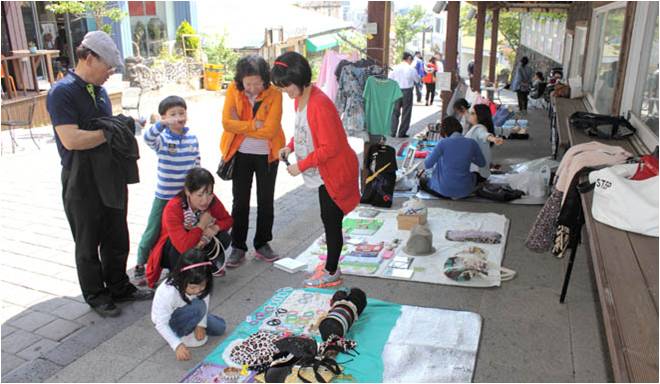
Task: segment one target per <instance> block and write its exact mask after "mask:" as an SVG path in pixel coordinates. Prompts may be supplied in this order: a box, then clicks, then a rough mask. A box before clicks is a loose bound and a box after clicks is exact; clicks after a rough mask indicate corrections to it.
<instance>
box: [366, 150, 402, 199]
mask: <svg viewBox="0 0 660 384" xmlns="http://www.w3.org/2000/svg"><path fill="white" fill-rule="evenodd" d="M365 167H366V168H367V172H368V173H367V179H366V180H365V183H364V190H363V191H362V198H361V199H360V203H362V204H371V205H373V206H375V207H383V208H390V207H391V206H392V200H393V199H394V186H395V184H396V170H397V165H396V151H395V150H394V148H392V147H390V146H389V145H372V146H371V147H369V152H368V156H367V162H366V164H365Z"/></svg>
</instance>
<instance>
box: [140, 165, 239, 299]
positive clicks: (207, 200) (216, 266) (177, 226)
mask: <svg viewBox="0 0 660 384" xmlns="http://www.w3.org/2000/svg"><path fill="white" fill-rule="evenodd" d="M213 185H214V179H213V175H211V172H209V171H207V170H206V169H204V168H193V169H191V170H190V172H188V174H187V175H186V179H185V182H184V189H183V191H181V192H180V193H179V194H178V195H177V196H176V197H174V198H173V199H172V200H170V201H169V202H168V203H167V205H166V206H165V209H164V210H163V219H162V226H161V231H160V238H159V239H158V242H156V245H155V246H154V247H153V248H152V249H151V252H150V253H149V261H148V262H147V273H146V275H147V284H148V285H149V287H150V288H153V287H154V286H155V285H156V283H157V282H158V279H160V273H161V271H162V269H163V268H167V269H169V270H170V272H171V271H172V269H173V268H175V267H176V266H177V265H178V263H179V259H180V258H181V255H182V254H183V253H184V252H186V251H188V250H190V249H192V248H198V249H201V250H202V251H203V252H204V254H205V255H207V256H208V257H209V261H212V262H213V267H212V269H213V275H214V276H223V275H224V273H225V270H224V258H225V255H224V249H226V248H227V247H228V246H229V243H230V242H231V236H230V235H229V233H228V231H229V229H230V228H231V226H232V223H233V220H232V217H231V216H230V215H229V213H227V210H225V207H224V206H223V205H222V203H221V202H220V199H218V198H217V197H216V196H215V195H214V194H213Z"/></svg>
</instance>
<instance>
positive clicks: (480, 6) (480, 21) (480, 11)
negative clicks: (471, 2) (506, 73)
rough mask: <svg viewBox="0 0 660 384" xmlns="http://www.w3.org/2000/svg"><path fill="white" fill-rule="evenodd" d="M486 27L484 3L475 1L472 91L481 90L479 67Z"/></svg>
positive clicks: (481, 60)
mask: <svg viewBox="0 0 660 384" xmlns="http://www.w3.org/2000/svg"><path fill="white" fill-rule="evenodd" d="M485 27H486V4H484V3H482V2H479V3H477V36H476V38H477V41H476V42H475V44H474V76H472V79H471V81H470V87H471V88H472V90H474V91H477V92H478V91H481V68H482V66H483V62H484V34H485V33H484V32H485V29H486V28H485Z"/></svg>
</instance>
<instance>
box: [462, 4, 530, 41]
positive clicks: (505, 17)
mask: <svg viewBox="0 0 660 384" xmlns="http://www.w3.org/2000/svg"><path fill="white" fill-rule="evenodd" d="M471 8H472V9H474V8H473V7H472V6H467V7H461V28H462V30H463V33H464V34H465V35H468V36H474V35H476V33H477V17H476V14H475V16H474V17H473V18H472V19H470V20H468V19H467V15H468V13H469V12H470V9H471ZM473 12H474V11H473ZM499 19H500V20H499V27H498V31H499V34H498V37H497V38H498V44H499V45H502V44H506V45H508V46H509V47H511V48H513V49H517V48H518V46H519V45H520V13H519V12H505V11H500V18H499ZM491 28H492V20H491V21H489V22H488V23H486V25H485V28H484V29H485V31H490V30H491ZM500 37H501V38H503V40H500Z"/></svg>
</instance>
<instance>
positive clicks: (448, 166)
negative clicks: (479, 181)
mask: <svg viewBox="0 0 660 384" xmlns="http://www.w3.org/2000/svg"><path fill="white" fill-rule="evenodd" d="M462 130H463V127H461V123H460V122H459V121H458V120H456V118H455V117H451V116H450V117H446V118H445V119H444V120H443V121H442V127H441V128H440V135H441V136H442V137H443V139H442V140H440V142H439V143H438V145H436V146H435V148H434V149H433V152H431V154H430V155H429V156H427V157H426V159H425V160H424V168H426V169H429V170H430V169H431V168H433V167H435V169H433V172H432V174H431V177H430V178H429V177H427V176H425V175H422V176H420V179H419V188H420V189H421V190H423V191H425V192H427V193H430V194H432V195H434V196H437V197H440V198H448V199H462V198H464V197H467V196H469V195H470V194H471V193H472V191H473V190H474V187H475V185H476V176H475V175H474V174H472V173H471V172H470V165H471V164H472V163H474V164H477V165H479V166H483V165H485V164H486V161H485V159H484V156H483V155H482V154H481V150H480V149H479V145H477V143H476V142H475V141H474V140H472V139H467V138H465V137H463V135H461V131H462Z"/></svg>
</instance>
